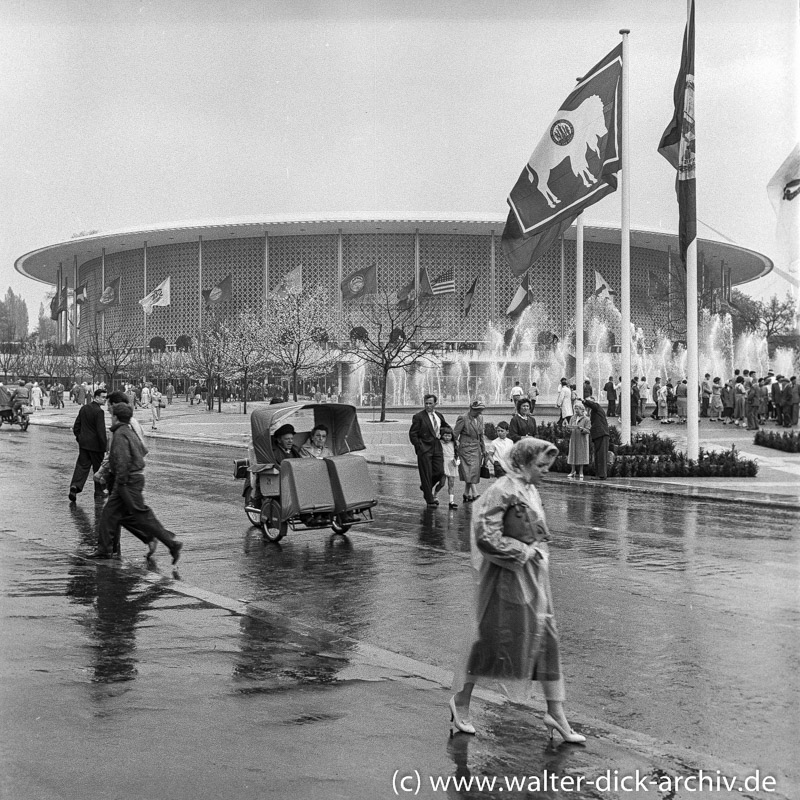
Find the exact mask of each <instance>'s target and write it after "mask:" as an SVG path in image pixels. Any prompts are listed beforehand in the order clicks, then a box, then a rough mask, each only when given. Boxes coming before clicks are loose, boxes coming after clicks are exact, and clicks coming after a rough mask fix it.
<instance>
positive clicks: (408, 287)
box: [397, 267, 433, 311]
mask: <svg viewBox="0 0 800 800" xmlns="http://www.w3.org/2000/svg"><path fill="white" fill-rule="evenodd" d="M421 297H433V288H432V287H431V282H430V279H429V278H428V271H427V270H426V269H425V267H422V269H420V271H419V288H418V289H415V288H414V281H413V280H411V281H409V282H408V283H407V284H405V285H404V286H402V287H401V288H400V291H399V292H398V293H397V300H398V303H397V307H398V308H399V309H400V310H401V311H407V310H408V309H409V308H411V307H412V306H413V305H414V303H415V302H416V300H418V299H419V298H421Z"/></svg>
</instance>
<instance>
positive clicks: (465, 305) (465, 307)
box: [461, 275, 478, 317]
mask: <svg viewBox="0 0 800 800" xmlns="http://www.w3.org/2000/svg"><path fill="white" fill-rule="evenodd" d="M477 285H478V276H477V275H476V276H475V280H474V281H472V286H470V287H469V289H467V291H466V292H464V299H463V300H462V302H461V310H462V311H463V312H464V316H465V317H466V316H467V314H469V310H470V309H471V308H472V298H473V297H474V296H475V287H476V286H477Z"/></svg>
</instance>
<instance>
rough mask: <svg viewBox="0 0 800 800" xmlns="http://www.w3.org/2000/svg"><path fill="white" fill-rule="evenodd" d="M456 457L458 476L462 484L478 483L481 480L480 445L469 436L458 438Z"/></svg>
mask: <svg viewBox="0 0 800 800" xmlns="http://www.w3.org/2000/svg"><path fill="white" fill-rule="evenodd" d="M458 457H459V458H460V459H461V463H460V464H459V466H458V475H459V477H460V478H461V480H462V481H464V483H480V480H481V462H482V457H481V445H480V442H479V441H478V440H477V439H473V438H472V437H471V436H463V435H462V436H459V438H458Z"/></svg>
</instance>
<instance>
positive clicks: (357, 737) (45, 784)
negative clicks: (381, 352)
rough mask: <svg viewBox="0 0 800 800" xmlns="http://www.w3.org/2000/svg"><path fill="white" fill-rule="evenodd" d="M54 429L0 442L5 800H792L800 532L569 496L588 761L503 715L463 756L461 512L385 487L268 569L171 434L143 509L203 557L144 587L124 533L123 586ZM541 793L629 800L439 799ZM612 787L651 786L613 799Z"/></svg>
mask: <svg viewBox="0 0 800 800" xmlns="http://www.w3.org/2000/svg"><path fill="white" fill-rule="evenodd" d="M178 408H180V407H178ZM168 412H169V410H168ZM182 412H185V416H186V417H187V418H188V417H190V416H192V415H196V412H194V411H192V414H189V413H188V409H182ZM140 413H141V412H140ZM179 413H181V412H179V411H178V409H177V408H176V409H175V415H174V419H177V418H178V414H179ZM68 415H69V416H73V417H74V410H71V409H66V410H65V412H63V419H64V420H66V419H68ZM209 416H210V415H209ZM45 417H46V415H42V416H41V417H40V418H39V420H38V422H39V423H40V424H38V425H34V426H31V428H30V429H29V431H28V432H27V433H23V432H20V431H9V430H6V429H3V430H1V431H0V481H1V482H0V485H1V486H2V487H3V488H2V494H3V511H2V520H1V521H0V556H2V561H1V562H0V574H2V597H3V599H2V625H3V629H2V637H3V642H4V644H5V646H4V648H3V655H2V656H1V657H0V665H1V667H0V668H1V669H2V673H1V674H2V677H3V681H2V686H3V689H2V692H3V699H2V709H3V715H2V717H3V723H2V726H3V740H4V748H3V778H2V782H0V791H1V793H2V796H3V797H9V798H11V797H14V798H29V797H30V798H72V797H81V798H83V797H89V798H92V797H104V798H107V797H120V798H139V797H141V798H149V797H159V798H172V797H174V798H183V797H187V798H188V797H198V798H205V797H209V798H210V797H215V798H228V797H230V798H249V797H253V798H263V797H276V798H277V797H281V798H284V797H285V798H294V797H297V798H305V797H308V798H316V797H320V798H321V797H342V798H361V797H364V798H378V797H391V796H396V794H398V793H399V794H401V795H402V794H406V793H408V792H405V791H403V789H404V788H405V787H412V788H413V781H414V780H415V779H416V775H415V772H414V771H415V770H416V772H418V773H419V776H420V779H421V781H422V786H421V789H420V791H419V794H418V795H417V796H424V797H437V796H449V797H496V796H506V797H508V796H512V797H513V796H525V797H557V796H561V795H563V794H569V795H571V796H575V797H669V796H672V797H689V796H692V797H705V796H708V797H711V796H715V797H725V796H734V793H730V792H725V791H716V789H714V788H713V787H712V788H707V790H706V791H705V792H694V791H691V788H690V786H686V787H682V788H679V789H678V791H676V792H673V793H672V794H670V791H669V789H671V788H672V787H674V781H675V780H676V779H678V778H681V777H683V778H687V777H688V778H690V779H691V777H692V776H694V777H695V778H696V777H697V776H698V774H699V773H698V771H699V770H705V775H706V777H707V778H709V776H710V778H709V779H711V778H715V779H719V777H720V775H724V776H727V777H732V776H737V777H738V779H739V780H740V781H743V780H744V779H745V777H747V776H753V775H755V772H756V770H759V776H760V778H761V779H763V778H764V777H765V776H774V777H775V778H776V780H777V785H776V786H775V787H772V788H774V789H775V790H776V791H774V792H771V791H769V790H768V789H769V785H767V787H762V791H744V792H742V793H740V792H736V793H735V794H736V795H737V796H758V797H762V796H763V797H796V796H797V790H798V787H799V786H800V769H799V768H798V764H800V757H799V756H800V752H798V744H797V736H796V734H795V724H796V720H797V719H798V718H799V717H800V715H798V711H800V679H798V675H797V669H796V665H797V663H798V656H799V655H800V652H799V651H800V640H798V636H797V630H798V622H799V621H800V620H798V616H799V609H800V606H799V605H798V599H799V598H798V588H799V587H800V581H799V580H798V578H800V575H798V572H799V571H800V569H799V565H800V559H798V555H799V553H798V551H799V550H800V548H798V542H797V538H798V537H797V531H798V529H800V524H799V523H800V513H799V512H798V511H796V510H793V509H791V508H772V509H767V508H765V507H764V506H763V505H757V504H749V503H727V502H720V501H719V499H716V500H709V501H704V500H697V499H688V498H685V497H682V496H675V495H668V494H652V493H643V492H638V491H637V492H620V491H619V490H618V489H615V488H612V487H611V486H607V485H604V484H597V483H587V484H584V485H577V484H567V483H566V482H564V481H560V480H553V481H549V482H548V483H547V484H546V485H545V487H544V489H543V499H544V503H545V507H546V509H547V512H548V521H549V523H550V526H551V528H552V529H553V533H554V536H555V545H554V547H553V551H552V565H553V566H552V583H553V591H554V595H555V604H556V610H557V617H558V620H559V627H560V630H561V637H562V649H563V657H564V662H565V671H566V679H567V687H568V710H569V712H570V717H571V719H572V721H573V724H574V725H575V727H576V728H579V729H580V730H582V731H583V732H584V733H586V734H587V735H588V736H589V743H588V745H587V746H586V747H572V746H569V745H560V746H557V747H552V746H550V745H548V742H547V739H546V736H545V730H544V727H543V726H542V725H541V721H540V720H541V712H542V707H543V705H542V703H541V701H538V702H536V703H534V707H533V708H531V709H528V708H524V707H519V706H513V707H509V706H504V705H502V704H501V703H500V702H498V701H497V700H498V699H497V698H494V697H492V696H488V695H485V696H484V697H483V699H482V700H481V701H478V702H476V704H475V712H476V713H475V718H476V724H477V725H478V728H479V731H480V734H479V735H478V736H477V737H474V738H473V737H466V736H464V735H457V736H456V737H454V738H453V739H451V738H450V737H449V735H448V732H449V723H448V718H447V711H446V703H447V698H448V692H447V690H446V687H447V685H448V684H449V678H450V672H451V670H452V668H453V665H454V663H455V662H456V659H457V658H458V655H459V653H460V650H461V648H462V646H463V644H462V637H461V635H460V633H461V630H462V627H463V625H464V620H465V615H466V614H467V613H468V610H469V608H470V603H471V571H470V566H469V559H468V553H467V551H468V523H469V512H470V508H469V506H462V507H460V508H459V509H458V510H457V511H447V510H445V509H443V508H441V507H440V508H439V509H436V510H434V511H429V510H427V509H425V508H423V507H422V503H421V497H420V495H419V490H418V488H417V485H416V483H417V481H416V476H415V473H414V471H413V470H410V469H407V468H403V467H399V466H394V465H389V464H384V465H379V464H375V465H373V466H371V467H370V470H371V474H372V476H373V479H374V481H375V484H376V487H377V490H378V494H379V498H380V505H379V506H378V508H377V510H376V521H375V522H374V523H373V524H372V525H370V526H362V527H361V528H354V529H353V530H352V531H351V532H350V534H348V536H347V537H344V538H343V537H331V536H329V535H327V534H326V533H325V532H324V531H315V532H311V531H309V532H299V531H298V532H290V533H289V535H288V536H287V538H286V539H285V540H284V541H283V542H281V545H280V546H276V545H273V544H268V543H264V542H263V540H262V538H261V535H260V533H259V532H258V531H257V530H255V529H253V528H251V527H250V526H249V524H248V522H247V520H246V518H245V516H244V514H243V510H242V504H241V499H240V496H239V493H240V489H241V483H240V482H237V481H234V480H233V479H232V478H231V474H232V470H231V467H232V459H233V458H234V457H239V455H240V453H239V452H238V450H237V449H235V448H230V447H222V446H219V445H218V446H213V447H209V446H208V445H207V444H206V445H204V444H201V443H186V442H185V441H180V440H178V439H177V438H175V439H172V438H167V436H168V434H166V433H163V434H162V431H161V430H159V433H158V435H157V436H154V437H153V438H152V440H151V443H150V444H151V453H150V455H149V456H148V467H147V475H148V484H147V488H146V491H145V494H146V497H147V498H148V499H149V502H150V503H151V505H152V506H153V508H154V509H155V511H156V513H157V514H158V516H159V517H160V518H161V519H162V521H163V522H164V523H165V524H166V525H167V526H168V527H170V528H171V529H173V530H175V531H176V532H178V533H179V535H180V537H181V538H182V539H183V540H184V541H185V543H186V549H185V555H184V557H183V558H182V560H181V561H180V562H179V564H178V567H179V570H177V571H173V569H172V567H171V565H170V564H169V559H168V558H167V557H166V553H164V552H161V553H160V554H159V555H160V558H158V559H157V562H156V564H155V565H154V567H153V568H152V569H147V568H146V565H145V562H144V560H143V558H142V555H143V552H142V550H143V548H142V546H141V544H140V543H139V542H138V541H137V540H135V539H133V538H132V537H130V536H129V535H128V534H125V533H124V534H123V561H122V562H121V563H115V562H104V563H102V564H95V563H92V562H89V561H86V560H84V559H83V558H81V557H80V553H81V552H86V551H88V550H89V549H90V548H91V547H92V545H93V543H94V537H95V525H96V520H97V518H98V517H99V513H100V507H99V506H96V505H95V503H94V501H93V499H92V498H91V496H90V495H82V496H81V497H80V498H79V501H78V503H77V504H76V505H74V506H70V505H69V503H68V502H67V500H66V497H65V491H66V483H67V481H68V476H69V471H70V470H71V468H72V464H73V463H74V459H75V455H76V452H75V449H74V440H73V439H72V437H71V435H70V433H69V432H68V431H67V430H64V429H61V428H59V427H58V426H57V425H44V424H41V423H42V422H44V421H45ZM51 419H52V420H53V421H55V420H56V417H55V415H53V416H51ZM230 420H231V417H230V416H227V417H225V419H224V423H223V424H225V425H226V426H228V427H227V428H226V432H225V436H227V437H228V441H230V440H231V438H235V437H236V436H237V435H238V436H240V437H241V432H240V431H238V429H236V428H235V427H234V426H232V425H231V424H230ZM220 422H223V420H220ZM160 427H163V428H166V427H167V425H166V424H165V425H162V426H160ZM363 427H364V428H365V429H366V427H367V423H366V422H365V423H364V425H363ZM365 435H367V434H365ZM157 437H160V438H157ZM389 445H390V443H385V444H382V445H381V447H386V446H389ZM397 446H398V447H399V446H400V445H399V443H398V445H397ZM20 465H22V466H21V468H20ZM32 479H33V480H32ZM396 770H399V771H400V773H398V774H397V775H395V771H396ZM545 770H548V771H549V773H550V774H551V777H552V775H556V776H559V777H562V778H563V777H568V776H573V777H574V776H583V777H584V779H585V780H593V781H597V780H598V779H602V778H603V777H604V776H606V775H608V776H609V782H610V783H612V785H611V786H610V787H609V788H608V789H607V790H606V788H605V787H604V786H601V784H600V783H597V785H596V786H595V785H592V786H589V787H586V786H584V789H583V790H582V791H570V790H569V789H568V788H566V787H565V786H564V785H561V787H560V789H561V790H560V791H556V790H548V791H546V792H545V791H543V792H536V791H531V792H528V793H525V792H522V793H519V792H517V793H515V792H513V791H511V790H510V788H509V787H508V786H505V788H504V786H503V785H502V784H496V785H495V787H494V789H488V788H486V787H484V788H483V789H479V788H478V787H477V785H475V784H473V785H472V786H471V788H466V785H464V786H462V788H461V789H456V788H455V787H454V786H453V785H450V786H449V788H448V789H447V790H446V789H444V788H440V789H439V790H438V791H437V790H434V789H433V787H432V786H431V784H430V779H431V777H434V778H436V777H441V778H442V779H447V778H448V777H450V778H453V777H459V778H463V779H465V780H466V779H468V778H470V777H471V778H473V779H475V778H480V777H487V778H489V777H492V776H494V777H497V778H498V780H500V779H506V778H508V777H514V776H516V777H520V776H528V777H532V778H538V779H539V780H540V781H541V780H542V778H543V777H544V775H545ZM614 770H618V773H617V776H616V777H617V779H618V780H620V779H621V778H622V777H623V776H633V775H637V776H638V777H639V778H640V779H643V777H644V778H647V779H648V780H650V781H651V783H649V784H646V786H647V790H646V791H645V789H644V788H643V785H642V784H641V783H640V786H639V789H638V791H632V792H626V791H623V790H622V788H620V787H619V786H618V787H617V789H616V790H615V789H614V786H613V778H614V775H613V771H614ZM637 770H639V772H638V773H637V772H636V771H637ZM717 770H719V771H720V772H719V773H717ZM609 771H610V772H609ZM662 775H663V776H665V777H664V780H666V781H667V783H666V784H663V785H662V789H663V790H662V791H659V786H658V783H657V780H658V778H659V776H662ZM393 776H394V777H395V780H396V781H399V780H400V778H401V777H403V776H406V777H408V778H409V779H410V780H411V781H412V782H411V783H408V782H406V783H404V784H402V785H401V784H400V783H397V782H395V783H394V784H393V781H392V779H393ZM670 781H672V783H670ZM752 782H753V781H752V779H751V782H750V785H752ZM531 785H532V784H529V786H531ZM533 788H535V787H533ZM551 788H552V787H551ZM748 788H749V787H748ZM763 788H767V791H763ZM395 789H397V791H395Z"/></svg>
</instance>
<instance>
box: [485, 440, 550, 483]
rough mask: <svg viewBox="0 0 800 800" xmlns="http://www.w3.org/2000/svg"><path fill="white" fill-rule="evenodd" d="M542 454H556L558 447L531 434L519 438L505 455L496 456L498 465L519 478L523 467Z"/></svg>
mask: <svg viewBox="0 0 800 800" xmlns="http://www.w3.org/2000/svg"><path fill="white" fill-rule="evenodd" d="M542 454H547V455H552V456H553V458H555V457H556V456H557V455H558V448H557V447H556V446H555V445H554V444H553V443H552V442H548V441H546V440H545V439H537V438H535V437H533V436H525V437H523V438H522V439H520V440H519V441H518V442H517V443H516V444H515V445H514V446H513V447H512V448H511V451H510V452H509V454H508V455H507V456H506V457H503V456H501V455H498V456H496V459H497V461H499V462H500V466H501V467H502V468H503V469H504V470H505V471H506V472H507V473H510V474H511V475H514V477H517V478H519V477H520V473H521V470H522V468H523V467H527V466H528V465H529V464H532V463H533V462H534V461H536V460H537V459H538V458H539V456H541V455H542Z"/></svg>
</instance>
